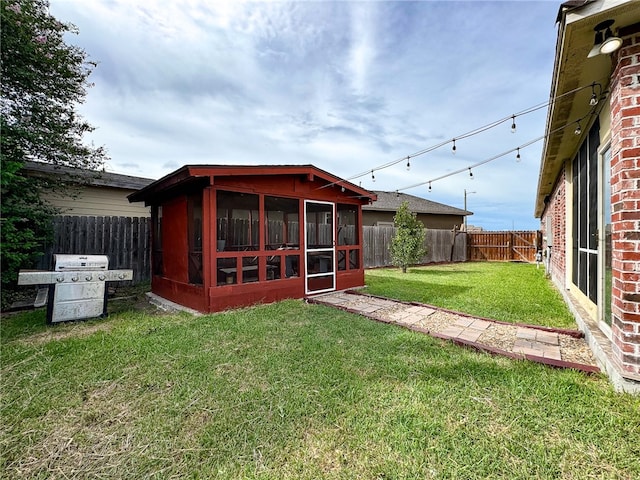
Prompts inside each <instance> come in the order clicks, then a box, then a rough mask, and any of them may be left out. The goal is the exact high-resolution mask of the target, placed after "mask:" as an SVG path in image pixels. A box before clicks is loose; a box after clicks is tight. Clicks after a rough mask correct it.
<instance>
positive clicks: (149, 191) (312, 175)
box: [127, 165, 376, 202]
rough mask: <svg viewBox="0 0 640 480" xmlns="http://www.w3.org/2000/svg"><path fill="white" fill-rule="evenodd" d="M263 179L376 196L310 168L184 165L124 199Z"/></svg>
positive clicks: (143, 198) (363, 196)
mask: <svg viewBox="0 0 640 480" xmlns="http://www.w3.org/2000/svg"><path fill="white" fill-rule="evenodd" d="M257 175H259V176H267V175H278V176H282V175H289V176H291V175H293V176H295V175H302V176H304V177H306V178H307V179H308V180H310V181H313V180H316V179H319V180H320V181H321V182H322V183H324V184H325V185H324V186H322V187H321V188H325V187H331V186H334V185H335V186H340V187H344V191H345V193H346V194H349V195H351V196H356V197H359V198H361V199H362V200H367V201H369V202H372V201H374V200H375V199H376V194H375V193H373V192H370V191H369V190H365V189H364V188H361V187H358V186H357V185H354V184H353V183H351V182H348V181H347V180H344V179H342V178H339V177H336V176H335V175H332V174H330V173H328V172H326V171H324V170H322V169H320V168H318V167H315V166H313V165H185V166H183V167H181V168H179V169H178V170H176V171H174V172H172V173H170V174H168V175H166V176H164V177H162V178H161V179H159V180H156V181H155V182H153V183H151V184H149V185H147V186H145V187H144V188H142V189H140V190H138V191H137V192H134V193H132V194H131V195H129V196H128V197H127V198H128V199H129V201H130V202H142V201H144V202H148V201H150V200H152V199H153V198H155V197H157V196H160V195H162V194H164V193H166V192H167V191H169V190H172V189H174V188H179V187H181V186H183V185H186V184H190V183H192V182H194V181H204V180H208V179H210V178H212V177H242V176H257Z"/></svg>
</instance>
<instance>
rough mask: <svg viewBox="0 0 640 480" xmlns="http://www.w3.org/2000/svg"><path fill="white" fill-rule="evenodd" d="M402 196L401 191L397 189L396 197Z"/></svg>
mask: <svg viewBox="0 0 640 480" xmlns="http://www.w3.org/2000/svg"><path fill="white" fill-rule="evenodd" d="M398 197H400V192H398V190H396V198H398Z"/></svg>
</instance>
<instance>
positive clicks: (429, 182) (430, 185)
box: [429, 182, 431, 191]
mask: <svg viewBox="0 0 640 480" xmlns="http://www.w3.org/2000/svg"><path fill="white" fill-rule="evenodd" d="M429 191H431V182H429Z"/></svg>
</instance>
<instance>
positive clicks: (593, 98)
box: [589, 82, 598, 107]
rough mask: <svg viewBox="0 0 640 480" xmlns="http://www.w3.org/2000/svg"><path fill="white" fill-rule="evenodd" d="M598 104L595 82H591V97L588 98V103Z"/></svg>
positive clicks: (593, 105)
mask: <svg viewBox="0 0 640 480" xmlns="http://www.w3.org/2000/svg"><path fill="white" fill-rule="evenodd" d="M597 104H598V97H597V96H596V84H595V82H593V83H592V84H591V99H590V100H589V105H591V106H592V107H595V106H596V105H597Z"/></svg>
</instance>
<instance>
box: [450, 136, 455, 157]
mask: <svg viewBox="0 0 640 480" xmlns="http://www.w3.org/2000/svg"><path fill="white" fill-rule="evenodd" d="M451 152H453V154H454V155H455V154H456V139H455V138H454V139H453V147H451Z"/></svg>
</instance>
